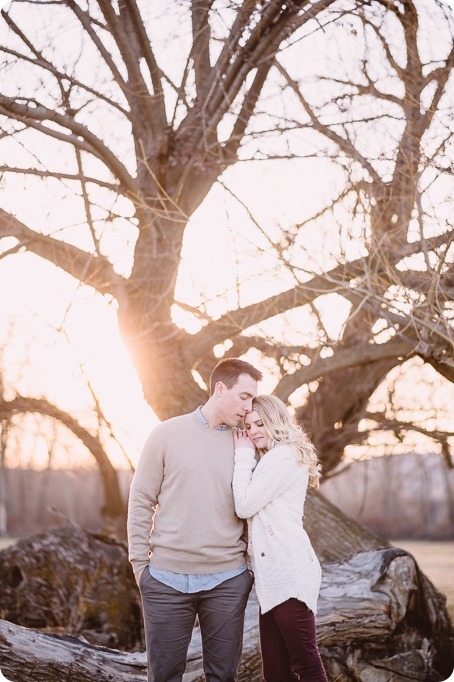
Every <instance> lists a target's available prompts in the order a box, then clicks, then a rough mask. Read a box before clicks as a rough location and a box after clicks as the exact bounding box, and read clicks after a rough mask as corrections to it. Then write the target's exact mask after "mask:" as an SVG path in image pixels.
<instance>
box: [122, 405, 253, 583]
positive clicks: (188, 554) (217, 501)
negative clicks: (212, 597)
mask: <svg viewBox="0 0 454 682" xmlns="http://www.w3.org/2000/svg"><path fill="white" fill-rule="evenodd" d="M232 474H233V439H232V432H231V430H230V429H226V430H210V429H207V428H205V427H204V426H203V425H202V424H201V423H200V421H199V420H198V419H197V416H196V415H195V413H191V414H187V415H183V416H180V417H175V418H173V419H168V420H167V421H164V422H162V423H161V424H159V425H158V426H157V427H156V428H155V429H154V430H153V431H152V433H151V434H150V436H149V437H148V440H147V441H146V443H145V446H144V449H143V451H142V454H141V456H140V459H139V463H138V466H137V470H136V472H135V474H134V478H133V481H132V484H131V490H130V495H129V506H128V541H129V559H130V561H131V563H132V565H133V568H134V572H137V571H140V570H141V569H143V568H145V567H146V566H147V565H148V564H150V565H151V566H154V567H155V568H157V569H162V570H165V571H173V572H175V573H196V574H207V573H221V572H224V571H228V570H231V569H234V568H239V567H240V566H242V565H243V564H244V563H245V552H246V542H245V523H244V521H241V520H240V519H239V518H238V517H237V516H236V514H235V507H234V502H233V495H232ZM150 532H151V535H150Z"/></svg>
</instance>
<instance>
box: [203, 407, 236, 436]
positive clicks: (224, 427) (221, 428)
mask: <svg viewBox="0 0 454 682" xmlns="http://www.w3.org/2000/svg"><path fill="white" fill-rule="evenodd" d="M195 416H196V417H197V419H198V420H199V422H200V423H201V424H203V426H205V428H207V429H209V428H210V425H209V424H208V422H207V420H206V419H205V417H204V416H203V414H202V406H201V405H199V407H198V408H197V409H196V411H195ZM228 428H229V427H228V426H227V425H226V424H219V425H218V426H216V428H215V429H214V430H215V431H226V430H227V429H228ZM210 431H211V429H210Z"/></svg>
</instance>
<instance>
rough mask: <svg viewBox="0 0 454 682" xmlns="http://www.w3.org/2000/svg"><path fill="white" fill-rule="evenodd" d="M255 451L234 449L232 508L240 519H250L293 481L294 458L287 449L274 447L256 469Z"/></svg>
mask: <svg viewBox="0 0 454 682" xmlns="http://www.w3.org/2000/svg"><path fill="white" fill-rule="evenodd" d="M254 454H255V453H254V450H251V449H250V448H237V449H236V450H235V466H234V469H233V483H232V486H233V496H234V499H235V509H236V513H237V515H238V516H239V517H240V518H241V519H246V518H250V517H251V516H254V514H257V512H259V511H260V510H261V509H263V507H265V506H266V505H267V504H269V503H270V502H271V501H272V500H274V499H275V498H276V497H279V495H282V493H283V492H284V491H285V490H287V488H289V487H290V486H291V485H292V484H293V481H294V473H295V458H294V456H293V453H292V452H291V450H290V449H289V448H287V447H284V446H282V447H279V446H278V447H277V448H276V450H275V451H274V448H273V451H270V452H269V453H267V454H266V455H264V457H265V458H267V459H266V460H265V459H264V460H263V461H261V462H260V467H259V468H258V469H257V471H256V472H255V474H254V476H253V475H252V473H253V470H254V468H255V458H254Z"/></svg>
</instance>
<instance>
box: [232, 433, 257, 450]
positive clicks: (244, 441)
mask: <svg viewBox="0 0 454 682" xmlns="http://www.w3.org/2000/svg"><path fill="white" fill-rule="evenodd" d="M233 443H234V446H235V448H252V449H253V450H255V445H254V443H253V442H252V441H251V439H250V438H249V436H248V432H247V431H242V430H241V429H234V431H233Z"/></svg>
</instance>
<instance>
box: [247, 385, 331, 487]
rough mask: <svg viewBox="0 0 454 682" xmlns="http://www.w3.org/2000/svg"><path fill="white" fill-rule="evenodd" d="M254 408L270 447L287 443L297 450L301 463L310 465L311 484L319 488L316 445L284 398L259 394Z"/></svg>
mask: <svg viewBox="0 0 454 682" xmlns="http://www.w3.org/2000/svg"><path fill="white" fill-rule="evenodd" d="M252 409H253V410H257V412H258V413H259V415H260V418H261V420H262V422H263V426H264V427H265V431H266V434H267V436H268V445H269V448H270V449H271V448H272V447H274V446H275V445H281V444H285V445H290V446H292V447H293V448H294V449H295V450H297V452H298V453H299V455H300V462H301V464H304V465H306V466H307V467H309V486H310V487H311V488H318V486H319V485H320V477H321V469H322V467H321V464H320V462H319V461H318V457H317V452H316V450H315V447H314V445H313V444H312V443H311V441H310V440H309V436H308V435H307V434H306V432H305V431H304V429H303V428H302V427H301V426H300V425H299V424H297V423H296V422H295V420H294V419H293V418H292V416H291V415H290V413H289V411H288V410H287V408H286V406H285V405H284V403H283V402H282V400H280V399H279V398H277V397H276V396H275V395H259V396H257V398H254V400H253V401H252Z"/></svg>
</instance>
